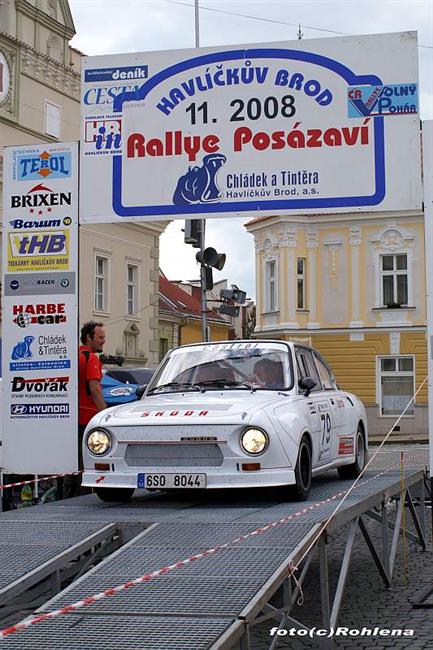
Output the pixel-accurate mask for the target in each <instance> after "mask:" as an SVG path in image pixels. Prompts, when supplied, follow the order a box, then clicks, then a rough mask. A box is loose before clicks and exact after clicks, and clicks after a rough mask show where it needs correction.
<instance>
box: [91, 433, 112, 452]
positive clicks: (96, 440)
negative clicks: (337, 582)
mask: <svg viewBox="0 0 433 650" xmlns="http://www.w3.org/2000/svg"><path fill="white" fill-rule="evenodd" d="M86 444H87V448H88V449H89V451H90V452H91V453H92V454H95V455H97V456H102V454H106V453H107V451H109V450H110V449H111V444H112V443H111V436H110V434H109V433H108V431H105V429H93V431H91V432H90V433H89V435H88V436H87V439H86Z"/></svg>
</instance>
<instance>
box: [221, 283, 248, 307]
mask: <svg viewBox="0 0 433 650" xmlns="http://www.w3.org/2000/svg"><path fill="white" fill-rule="evenodd" d="M220 298H222V299H223V300H232V301H233V302H237V303H238V305H243V304H244V302H245V300H246V299H247V294H246V292H245V291H242V290H241V289H238V287H237V286H236V285H235V284H232V288H231V289H221V291H220Z"/></svg>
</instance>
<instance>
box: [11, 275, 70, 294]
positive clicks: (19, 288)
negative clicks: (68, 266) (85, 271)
mask: <svg viewBox="0 0 433 650" xmlns="http://www.w3.org/2000/svg"><path fill="white" fill-rule="evenodd" d="M74 293H75V273H72V272H66V273H57V272H55V273H22V274H19V275H17V274H12V275H10V274H7V275H5V281H4V295H5V296H56V295H63V294H74Z"/></svg>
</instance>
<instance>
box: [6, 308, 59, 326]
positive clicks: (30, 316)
mask: <svg viewBox="0 0 433 650" xmlns="http://www.w3.org/2000/svg"><path fill="white" fill-rule="evenodd" d="M12 314H13V316H14V318H13V322H14V323H15V324H16V325H18V327H23V328H25V327H31V326H32V325H58V324H59V323H66V321H67V316H66V305H65V303H64V302H62V303H36V304H30V305H22V304H21V305H20V304H18V305H13V307H12Z"/></svg>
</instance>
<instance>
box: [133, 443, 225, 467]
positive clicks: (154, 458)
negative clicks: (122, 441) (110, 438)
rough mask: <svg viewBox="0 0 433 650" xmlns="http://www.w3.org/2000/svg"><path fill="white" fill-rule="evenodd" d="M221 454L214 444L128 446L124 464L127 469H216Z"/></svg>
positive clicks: (221, 459) (221, 457) (220, 459)
mask: <svg viewBox="0 0 433 650" xmlns="http://www.w3.org/2000/svg"><path fill="white" fill-rule="evenodd" d="M223 460H224V457H223V454H222V452H221V449H220V448H219V446H218V445H216V444H212V443H211V444H207V443H202V444H182V443H179V444H169V445H167V444H158V443H155V444H152V443H150V444H146V445H135V444H133V443H131V444H128V446H127V447H126V453H125V462H126V464H127V465H129V467H206V466H208V467H218V466H219V465H222V464H223Z"/></svg>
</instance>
